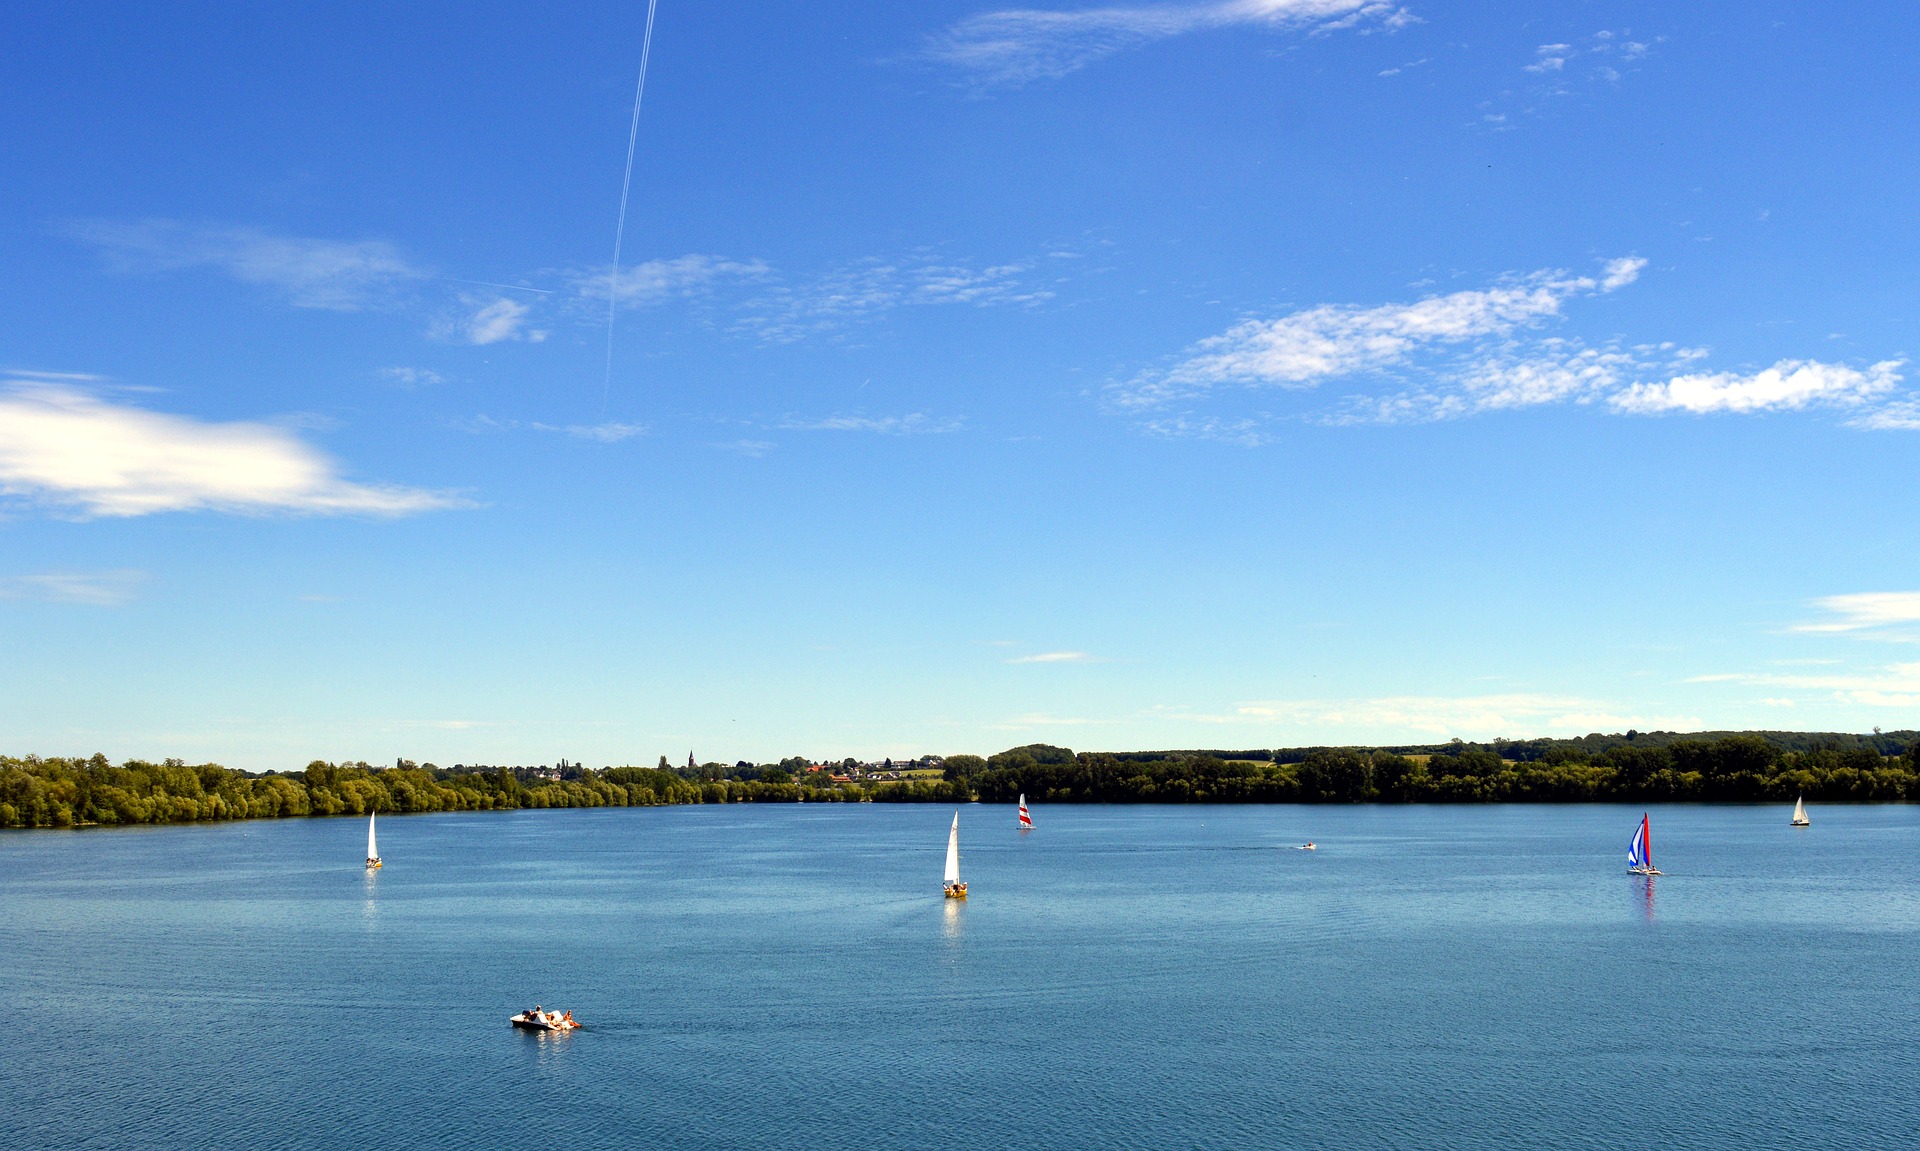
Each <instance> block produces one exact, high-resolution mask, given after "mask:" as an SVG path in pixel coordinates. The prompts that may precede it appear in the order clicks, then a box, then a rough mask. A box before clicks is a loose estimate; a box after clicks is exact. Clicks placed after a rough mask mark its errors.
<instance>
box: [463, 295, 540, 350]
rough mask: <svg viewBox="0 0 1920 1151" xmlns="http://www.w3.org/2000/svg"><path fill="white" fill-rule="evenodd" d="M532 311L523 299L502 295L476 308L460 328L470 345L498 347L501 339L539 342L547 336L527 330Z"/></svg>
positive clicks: (536, 331)
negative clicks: (492, 345)
mask: <svg viewBox="0 0 1920 1151" xmlns="http://www.w3.org/2000/svg"><path fill="white" fill-rule="evenodd" d="M532 311H533V308H532V307H531V306H530V305H528V304H526V303H523V302H522V301H520V300H511V299H508V298H506V297H505V296H502V297H501V298H499V299H497V300H489V301H488V302H486V303H484V304H481V305H480V306H479V307H478V308H476V309H475V310H474V312H473V314H472V315H471V316H468V317H467V318H466V320H465V321H464V322H463V323H462V325H461V327H460V334H461V336H462V337H463V338H464V339H465V340H466V341H467V343H469V344H480V345H486V344H497V343H499V342H501V341H502V340H531V341H532V342H534V343H536V344H537V343H539V342H540V341H541V340H544V339H546V338H547V333H545V332H543V331H538V330H530V329H528V328H527V326H526V323H527V316H528V314H529V313H531V312H532Z"/></svg>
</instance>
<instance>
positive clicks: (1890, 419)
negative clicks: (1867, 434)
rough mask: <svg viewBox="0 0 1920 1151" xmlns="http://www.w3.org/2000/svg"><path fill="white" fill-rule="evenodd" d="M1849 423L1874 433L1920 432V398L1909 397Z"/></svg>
mask: <svg viewBox="0 0 1920 1151" xmlns="http://www.w3.org/2000/svg"><path fill="white" fill-rule="evenodd" d="M1849 422H1850V423H1851V425H1852V426H1853V427H1856V428H1865V429H1867V430H1869V431H1876V432H1920V397H1916V396H1912V395H1909V396H1907V397H1906V398H1905V399H1899V400H1895V401H1893V402H1892V403H1889V404H1884V405H1882V406H1881V407H1880V408H1879V409H1877V410H1875V411H1872V412H1868V413H1867V414H1866V415H1863V416H1861V417H1859V418H1858V419H1855V420H1852V421H1849Z"/></svg>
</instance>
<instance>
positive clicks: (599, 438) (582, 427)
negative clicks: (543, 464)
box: [527, 422, 651, 444]
mask: <svg viewBox="0 0 1920 1151" xmlns="http://www.w3.org/2000/svg"><path fill="white" fill-rule="evenodd" d="M527 426H528V427H530V428H532V429H533V430H535V431H538V432H562V433H564V434H566V435H569V436H572V437H574V438H575V439H579V440H592V441H594V442H595V443H601V444H617V443H619V442H620V441H621V440H630V439H632V438H634V437H635V436H644V435H646V434H647V432H648V431H650V430H651V429H650V428H648V426H647V425H646V424H622V423H611V422H610V423H602V424H564V425H556V424H529V425H527Z"/></svg>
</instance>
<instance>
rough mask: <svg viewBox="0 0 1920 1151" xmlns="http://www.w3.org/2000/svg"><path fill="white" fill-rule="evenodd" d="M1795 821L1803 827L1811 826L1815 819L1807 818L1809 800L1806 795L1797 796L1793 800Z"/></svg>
mask: <svg viewBox="0 0 1920 1151" xmlns="http://www.w3.org/2000/svg"><path fill="white" fill-rule="evenodd" d="M1793 822H1794V823H1795V824H1796V825H1798V826H1801V827H1807V826H1811V825H1812V823H1813V821H1812V820H1811V819H1808V818H1807V800H1806V797H1805V796H1796V797H1794V801H1793Z"/></svg>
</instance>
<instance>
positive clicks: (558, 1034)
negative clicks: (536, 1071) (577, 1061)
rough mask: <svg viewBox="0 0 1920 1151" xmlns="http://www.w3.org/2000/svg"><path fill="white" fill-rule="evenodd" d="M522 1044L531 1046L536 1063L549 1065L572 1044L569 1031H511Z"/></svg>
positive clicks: (518, 1028)
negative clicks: (517, 1036) (518, 1037)
mask: <svg viewBox="0 0 1920 1151" xmlns="http://www.w3.org/2000/svg"><path fill="white" fill-rule="evenodd" d="M513 1030H514V1032H515V1033H516V1034H518V1035H519V1036H520V1037H521V1041H522V1042H523V1043H526V1044H529V1045H531V1046H532V1048H533V1051H534V1055H535V1057H536V1059H537V1060H538V1062H540V1063H549V1062H552V1061H553V1060H555V1059H558V1058H560V1056H561V1055H562V1054H563V1053H564V1052H565V1051H567V1050H568V1048H569V1047H570V1046H571V1045H572V1042H573V1032H571V1031H528V1030H526V1029H525V1028H521V1027H516V1028H514V1029H513Z"/></svg>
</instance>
